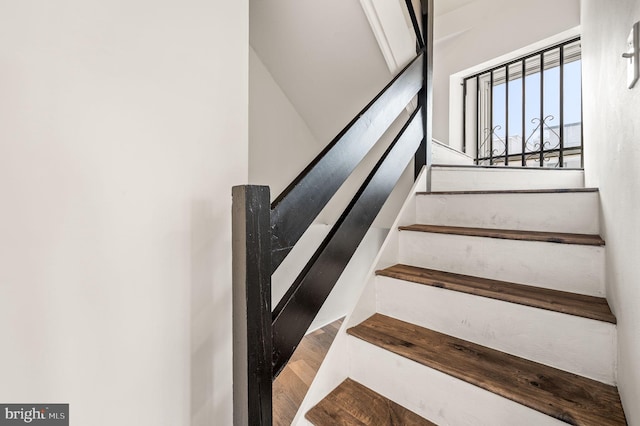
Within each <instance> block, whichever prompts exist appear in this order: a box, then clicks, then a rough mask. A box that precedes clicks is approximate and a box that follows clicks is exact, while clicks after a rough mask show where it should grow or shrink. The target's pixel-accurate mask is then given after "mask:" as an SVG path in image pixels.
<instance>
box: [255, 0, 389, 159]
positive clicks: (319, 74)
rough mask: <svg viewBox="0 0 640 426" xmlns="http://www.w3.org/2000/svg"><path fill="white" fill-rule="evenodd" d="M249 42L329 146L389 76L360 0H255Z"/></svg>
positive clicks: (307, 121) (314, 131) (297, 107)
mask: <svg viewBox="0 0 640 426" xmlns="http://www.w3.org/2000/svg"><path fill="white" fill-rule="evenodd" d="M250 22H251V31H250V40H251V46H252V47H253V48H254V49H255V51H256V53H257V54H258V56H259V57H260V59H262V61H263V62H264V64H265V65H266V67H267V69H268V70H269V72H270V73H271V75H272V76H273V78H274V79H275V81H276V82H277V83H278V85H279V86H280V87H281V88H282V91H283V92H284V93H285V94H286V95H287V97H288V98H289V100H290V101H291V103H292V104H293V105H294V106H295V108H296V110H297V111H298V112H299V114H300V115H301V116H302V117H303V119H304V120H305V122H306V123H307V125H308V126H309V128H310V129H311V132H312V134H313V135H314V136H315V138H316V139H317V140H318V141H319V142H320V143H321V144H322V146H325V145H326V144H328V143H329V142H330V141H331V140H332V139H333V138H334V137H335V136H336V135H337V134H338V132H339V131H340V130H342V129H343V128H344V126H345V125H346V124H347V123H349V121H351V119H352V118H353V117H354V116H355V115H356V114H357V113H358V112H359V111H360V110H361V109H362V108H363V107H364V106H365V105H366V104H367V103H368V102H369V101H370V100H371V99H372V98H373V97H374V96H375V95H376V94H377V93H378V92H379V91H380V90H381V89H382V88H383V87H384V86H385V85H386V84H387V83H388V82H389V80H391V74H390V73H389V70H388V69H387V66H386V64H385V61H384V58H383V57H382V54H381V53H380V49H379V48H378V44H377V43H376V39H375V37H374V35H373V32H372V31H371V27H370V26H369V23H368V22H367V18H366V16H365V14H364V11H363V10H362V7H361V6H360V2H359V1H358V0H346V1H345V0H323V1H316V2H313V1H299V0H269V1H265V0H256V1H251V7H250Z"/></svg>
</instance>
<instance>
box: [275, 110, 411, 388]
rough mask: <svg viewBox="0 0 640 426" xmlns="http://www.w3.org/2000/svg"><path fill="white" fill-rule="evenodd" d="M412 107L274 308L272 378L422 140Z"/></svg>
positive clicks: (304, 331) (309, 321)
mask: <svg viewBox="0 0 640 426" xmlns="http://www.w3.org/2000/svg"><path fill="white" fill-rule="evenodd" d="M420 112H421V110H419V109H416V110H415V111H414V112H413V113H412V114H411V116H410V117H409V119H408V120H407V122H406V123H405V125H404V126H403V128H402V130H401V131H400V133H399V134H398V136H397V137H396V138H395V139H394V141H393V142H392V143H391V145H390V146H389V147H388V148H387V150H386V151H385V153H384V154H383V155H382V157H381V158H380V160H379V161H378V163H377V164H376V165H375V167H374V168H373V170H372V171H371V173H370V174H369V176H368V177H367V178H366V180H365V181H364V183H363V184H362V186H361V187H360V189H359V190H358V192H357V193H356V195H355V196H354V197H353V199H352V200H351V202H350V203H349V205H348V206H347V208H346V210H345V211H344V212H343V213H342V215H341V216H340V218H339V219H338V221H337V222H336V224H335V225H334V226H333V228H332V229H331V231H330V232H329V234H328V235H327V236H326V238H325V239H324V241H323V242H322V244H321V245H320V247H319V248H318V250H317V251H316V252H315V253H314V255H313V256H312V258H311V260H309V262H308V263H307V265H306V266H305V268H304V269H303V271H302V272H301V273H300V275H299V276H298V278H297V279H296V280H295V282H294V283H293V285H292V286H291V288H290V289H289V291H288V292H287V293H286V294H285V296H284V297H283V298H282V301H281V302H280V303H279V304H278V306H277V307H276V308H275V310H274V312H273V349H274V354H273V369H274V376H277V374H278V373H279V372H280V371H281V370H282V368H283V367H284V366H285V364H286V363H287V362H288V360H289V358H291V355H292V354H293V351H294V350H295V348H296V347H297V346H298V343H300V341H301V340H302V337H304V334H305V333H306V331H307V329H308V328H309V326H310V325H311V323H312V322H313V319H314V318H315V316H316V314H317V312H318V311H319V310H320V308H321V307H322V304H323V303H324V301H325V300H326V298H327V297H328V296H329V293H331V290H333V287H334V286H335V284H336V282H337V281H338V279H339V278H340V275H341V274H342V272H343V271H344V268H345V267H346V266H347V264H348V263H349V260H351V257H352V256H353V254H354V253H355V251H356V249H357V248H358V246H359V245H360V242H362V239H363V238H364V236H365V234H366V233H367V231H368V230H369V228H370V227H371V224H372V223H373V221H374V219H375V218H376V216H377V215H378V213H379V212H380V209H381V208H382V205H383V204H384V202H385V201H386V200H387V198H388V197H389V194H391V191H392V190H393V188H394V186H395V185H396V183H397V181H398V179H399V178H400V175H401V174H402V172H404V170H405V168H406V167H407V165H408V164H409V162H410V161H411V158H412V157H413V155H414V153H415V152H416V149H417V148H418V146H419V145H420V141H421V140H422V138H423V129H422V118H421V116H420V115H419V113H420Z"/></svg>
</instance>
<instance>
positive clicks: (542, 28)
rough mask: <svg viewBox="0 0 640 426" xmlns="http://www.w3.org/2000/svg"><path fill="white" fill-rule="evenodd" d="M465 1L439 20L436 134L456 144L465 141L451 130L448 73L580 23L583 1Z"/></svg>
mask: <svg viewBox="0 0 640 426" xmlns="http://www.w3.org/2000/svg"><path fill="white" fill-rule="evenodd" d="M436 1H437V0H436ZM465 3H467V2H460V4H461V5H462V7H460V8H457V9H454V10H452V11H450V12H448V13H445V14H443V15H439V16H436V18H435V24H434V32H435V33H434V40H435V44H434V51H433V64H434V65H433V137H434V138H436V139H438V140H440V141H442V142H444V143H447V144H448V145H450V146H451V147H453V148H456V149H461V147H462V141H461V140H460V139H459V137H456V138H450V135H449V114H450V109H449V89H450V87H449V76H450V75H451V74H455V73H457V72H459V71H462V70H464V69H467V68H470V67H472V66H474V65H477V64H480V63H482V62H485V61H488V60H490V59H493V58H496V57H498V56H501V55H504V54H507V53H509V52H512V51H514V50H517V49H519V48H521V47H524V46H527V45H530V44H532V43H535V42H537V41H539V40H542V39H545V38H547V37H551V36H553V35H555V34H558V33H560V32H562V31H565V30H568V29H570V28H573V27H575V26H577V25H579V24H580V0H563V1H557V0H539V1H530V0H475V1H473V2H468V4H465ZM451 113H452V114H460V115H462V110H459V111H452V112H451Z"/></svg>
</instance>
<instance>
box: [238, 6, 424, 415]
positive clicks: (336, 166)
mask: <svg viewBox="0 0 640 426" xmlns="http://www.w3.org/2000/svg"><path fill="white" fill-rule="evenodd" d="M406 4H407V6H408V11H409V16H410V17H411V20H412V23H413V26H414V30H415V32H416V35H417V43H416V50H417V52H418V55H417V57H416V58H415V59H414V60H413V61H412V62H411V63H410V64H409V65H407V66H406V67H405V68H404V69H403V70H402V71H401V72H400V73H399V74H398V75H397V76H396V77H395V78H394V79H393V80H392V81H391V82H390V83H389V84H388V85H387V86H386V87H385V88H384V89H383V90H382V91H381V92H380V93H379V94H378V95H377V96H376V97H375V98H374V99H373V100H372V101H371V102H370V103H369V104H368V105H367V106H366V107H365V108H364V109H363V110H362V111H361V112H360V113H359V114H358V115H357V116H356V117H355V118H354V119H353V120H352V121H351V122H350V123H349V124H348V125H347V126H346V127H345V129H344V130H343V131H342V132H340V134H338V136H336V138H334V140H333V141H331V142H330V143H329V144H328V145H327V147H326V148H325V149H324V150H323V151H322V152H321V153H320V154H319V155H318V156H317V157H316V158H315V159H314V160H313V161H312V162H311V163H310V164H309V165H308V166H307V167H306V168H305V169H304V170H303V171H302V173H300V175H299V176H298V177H296V178H295V179H294V180H293V182H291V184H290V185H289V186H288V187H287V188H286V189H285V190H284V191H283V192H282V194H280V195H279V196H278V197H276V199H275V200H273V202H271V203H270V194H269V188H268V187H266V186H256V185H244V186H237V187H234V188H233V259H234V260H233V262H234V266H233V269H234V275H233V300H234V302H233V312H234V313H233V333H234V336H233V341H234V346H233V352H234V424H235V425H271V423H272V417H271V416H272V414H271V409H272V406H271V405H272V404H271V401H272V395H271V391H272V388H271V383H272V380H273V379H274V378H275V377H276V376H277V375H278V373H279V372H280V371H281V370H282V369H283V368H284V366H285V365H286V363H287V362H288V360H289V359H290V358H291V355H292V354H293V352H294V350H295V349H296V347H297V346H298V344H299V343H300V341H301V340H302V338H303V337H304V334H305V333H306V331H307V330H308V328H309V326H310V325H311V323H312V321H313V319H314V318H315V316H316V315H317V313H318V311H319V310H320V308H321V307H322V304H323V303H324V301H325V300H326V298H327V297H328V296H329V293H330V292H331V290H332V289H333V287H334V285H335V284H336V282H337V281H338V279H339V277H340V275H341V274H342V272H343V271H344V269H345V267H346V266H347V264H348V263H349V261H350V259H351V257H352V256H353V254H354V252H355V251H356V249H357V247H358V245H359V244H360V242H361V241H362V239H363V238H364V236H365V234H366V233H367V231H368V230H369V228H370V227H371V224H372V223H373V221H374V219H375V217H376V216H377V215H378V213H379V211H380V209H381V208H382V206H383V204H384V203H385V201H386V200H387V198H388V197H389V195H390V193H391V191H392V190H393V188H394V186H395V185H396V183H397V181H398V179H399V178H400V175H401V174H402V172H403V171H404V170H405V169H406V167H407V165H408V164H409V163H410V162H411V159H414V163H415V167H416V176H417V173H418V171H419V170H420V169H422V167H423V166H424V165H429V164H430V151H431V149H430V141H431V137H430V134H431V129H430V125H429V124H430V110H431V69H432V65H431V64H432V60H431V58H432V35H431V34H432V32H433V25H432V20H433V12H432V11H433V0H424V1H423V2H422V10H421V12H422V13H421V14H420V17H421V21H422V22H421V24H422V28H423V29H426V30H425V31H421V29H420V26H419V24H418V19H417V17H416V14H415V12H414V10H413V7H412V5H411V1H410V0H406ZM416 96H417V98H418V106H417V107H416V108H414V109H413V112H412V113H411V114H410V116H409V118H408V119H407V120H406V122H405V124H404V125H403V126H402V129H401V130H400V132H399V133H398V135H397V136H396V137H395V138H394V140H393V141H392V142H391V144H390V145H389V147H388V148H387V149H386V151H385V152H384V154H383V155H382V156H381V157H380V159H379V160H378V161H377V163H376V164H375V166H374V167H373V169H372V170H371V171H370V173H369V175H368V176H367V178H366V179H365V180H364V182H363V183H362V185H361V186H360V188H359V189H358V191H357V192H356V194H355V196H354V197H353V199H352V200H351V202H350V203H349V204H348V206H347V207H346V209H345V210H344V211H343V213H342V214H341V216H340V218H339V219H338V220H337V222H336V223H335V225H334V226H333V228H332V229H331V231H330V232H329V234H328V235H327V236H326V238H325V239H324V240H323V241H322V243H321V244H320V246H319V247H318V249H317V250H316V252H315V253H314V254H313V256H312V257H311V259H310V260H309V261H308V263H307V264H306V266H305V267H304V269H303V270H302V272H301V273H300V275H299V276H298V277H297V278H296V280H295V281H294V282H293V284H292V285H291V287H290V288H289V289H288V291H287V292H286V294H285V295H284V296H283V298H282V300H281V301H280V303H278V305H277V306H276V308H275V309H274V310H272V309H271V275H272V274H273V272H274V271H275V270H276V269H277V268H278V266H279V265H280V264H281V263H282V261H283V260H284V259H285V257H286V256H287V255H288V254H289V252H290V251H291V250H292V248H293V247H294V246H295V244H296V242H297V241H298V240H299V239H300V237H301V236H302V234H303V233H304V232H305V231H306V230H307V229H308V228H309V226H310V225H311V224H312V223H313V221H314V220H315V218H316V217H317V216H318V214H319V213H320V212H321V211H322V209H323V208H324V207H325V206H326V205H327V203H328V202H329V201H330V200H331V198H332V197H333V196H334V195H335V194H336V192H337V191H338V189H339V188H340V187H341V186H342V185H343V184H344V182H345V181H346V180H347V178H348V177H349V176H350V175H351V173H352V172H353V171H354V169H355V168H356V167H357V166H358V164H359V163H360V162H361V161H362V159H363V158H364V157H365V156H366V155H367V154H368V153H369V152H370V150H371V148H372V147H373V146H374V145H375V144H376V143H377V141H378V140H379V139H380V137H381V136H382V135H383V134H384V133H385V131H387V129H388V128H389V126H391V124H392V123H393V122H394V121H396V120H397V119H398V117H399V116H400V115H401V113H402V111H403V110H405V109H407V108H411V101H412V100H413V99H414V98H416Z"/></svg>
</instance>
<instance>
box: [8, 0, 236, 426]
mask: <svg viewBox="0 0 640 426" xmlns="http://www.w3.org/2000/svg"><path fill="white" fill-rule="evenodd" d="M247 92H248V1H247V0H240V1H233V2H228V1H213V2H211V1H202V0H183V1H177V0H160V1H151V0H127V1H123V0H113V1H97V0H82V1H80V0H59V1H56V2H50V1H43V0H24V1H5V2H0V93H1V94H2V95H1V96H0V194H1V196H2V199H1V202H2V209H1V212H2V213H1V216H0V217H1V220H0V336H2V340H1V342H2V343H0V377H1V378H2V379H1V383H2V384H1V385H0V401H3V402H41V403H46V402H68V403H70V404H71V423H72V424H74V425H94V426H101V425H104V426H112V425H116V424H117V425H153V426H156V425H167V426H169V425H170V426H174V425H188V424H191V425H205V424H206V425H210V424H231V414H232V413H231V410H232V401H231V397H232V391H231V312H230V305H231V253H230V246H231V244H230V239H231V238H230V237H231V235H230V233H231V231H230V229H231V218H230V212H231V186H232V185H234V184H242V183H245V182H246V180H247V146H248V136H247V128H248V118H247V115H248V107H247V98H248V94H247Z"/></svg>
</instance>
